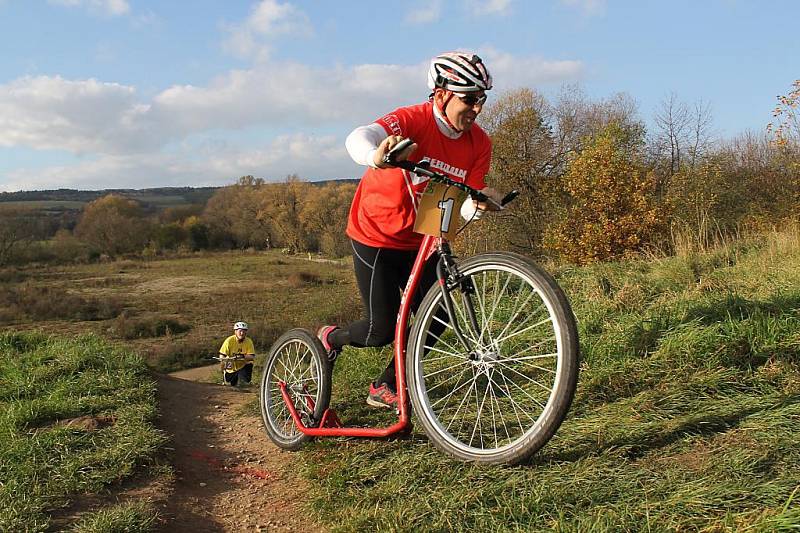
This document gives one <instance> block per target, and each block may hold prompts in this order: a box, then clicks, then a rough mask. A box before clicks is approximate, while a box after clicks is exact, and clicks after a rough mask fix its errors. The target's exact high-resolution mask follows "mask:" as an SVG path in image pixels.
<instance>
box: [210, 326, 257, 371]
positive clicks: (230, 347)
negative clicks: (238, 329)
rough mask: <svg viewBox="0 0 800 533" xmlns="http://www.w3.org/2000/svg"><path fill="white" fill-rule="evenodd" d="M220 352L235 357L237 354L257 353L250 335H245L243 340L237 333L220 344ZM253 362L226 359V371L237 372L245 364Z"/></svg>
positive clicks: (224, 363)
mask: <svg viewBox="0 0 800 533" xmlns="http://www.w3.org/2000/svg"><path fill="white" fill-rule="evenodd" d="M219 353H220V354H222V355H225V356H227V357H235V356H237V355H255V354H256V349H255V346H253V341H252V339H250V337H245V338H244V340H243V341H242V342H239V339H237V338H236V335H231V336H230V337H228V338H227V339H225V341H224V342H223V343H222V346H220V349H219ZM248 363H252V361H224V362H223V365H224V367H225V372H230V373H233V372H236V371H238V370H239V369H240V368H242V367H243V366H244V365H246V364H248Z"/></svg>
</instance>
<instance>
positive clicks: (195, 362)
mask: <svg viewBox="0 0 800 533" xmlns="http://www.w3.org/2000/svg"><path fill="white" fill-rule="evenodd" d="M220 344H222V342H221V341H220V342H218V341H217V340H208V339H196V340H193V341H176V342H170V343H161V344H159V345H157V346H155V347H154V348H153V349H152V350H151V352H150V364H151V365H152V366H153V367H154V368H156V369H157V370H159V371H161V372H174V371H176V370H183V369H184V368H194V367H196V366H204V365H210V364H213V361H212V360H210V359H209V357H210V356H212V355H216V354H217V353H218V348H219V345H220Z"/></svg>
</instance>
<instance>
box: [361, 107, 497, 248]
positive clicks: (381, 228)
mask: <svg viewBox="0 0 800 533" xmlns="http://www.w3.org/2000/svg"><path fill="white" fill-rule="evenodd" d="M375 122H376V123H377V124H380V125H381V126H382V127H383V129H384V130H386V133H387V134H389V135H401V136H403V137H409V138H411V139H412V140H413V141H414V142H415V143H417V149H416V150H415V151H414V153H412V154H411V156H410V157H409V160H410V161H414V162H418V161H421V160H423V159H425V160H428V161H430V166H431V170H435V171H437V172H441V173H442V174H445V175H446V176H448V177H449V178H451V179H453V180H455V181H460V182H465V183H466V184H467V185H469V186H470V187H473V188H475V189H483V188H484V187H486V182H485V181H484V177H485V176H486V173H487V172H489V163H490V161H491V157H492V143H491V140H489V136H488V135H486V132H484V131H483V130H482V129H481V128H480V127H479V126H478V125H477V124H474V123H473V125H472V127H471V128H470V129H469V130H468V131H465V132H463V133H462V134H461V136H459V137H458V138H457V139H451V138H449V137H447V136H446V135H444V134H443V133H442V132H441V131H439V126H438V125H437V124H436V117H434V115H433V104H432V103H431V102H426V103H424V104H419V105H415V106H410V107H401V108H400V109H397V110H396V111H393V112H391V113H389V114H388V115H386V116H384V117H383V118H380V119H378V120H376V121H375ZM428 179H429V178H427V177H425V176H418V175H416V174H414V173H412V172H409V171H407V170H403V169H400V168H387V169H377V168H372V167H369V168H367V171H366V172H365V173H364V175H363V176H362V177H361V182H360V183H359V184H358V189H356V194H355V196H354V197H353V204H352V206H351V207H350V215H349V217H348V221H347V235H348V236H349V237H350V238H351V239H353V240H356V241H358V242H360V243H362V244H366V245H367V246H374V247H376V248H392V249H396V250H416V249H417V248H419V245H420V243H421V242H422V235H420V234H419V233H415V232H414V221H415V220H416V218H417V205H418V204H419V197H420V195H421V194H422V192H423V191H424V190H425V186H426V185H427V181H428Z"/></svg>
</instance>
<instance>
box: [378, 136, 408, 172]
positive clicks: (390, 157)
mask: <svg viewBox="0 0 800 533" xmlns="http://www.w3.org/2000/svg"><path fill="white" fill-rule="evenodd" d="M412 144H414V141H412V140H411V139H410V138H405V139H403V140H402V141H400V142H399V143H397V144H395V145H394V146H393V147H392V149H391V150H389V151H388V152H387V153H386V155H384V156H383V162H384V163H387V164H389V165H392V166H398V165H397V163H398V161H397V156H398V155H400V154H401V153H403V150H405V149H406V148H408V147H409V146H411V145H412Z"/></svg>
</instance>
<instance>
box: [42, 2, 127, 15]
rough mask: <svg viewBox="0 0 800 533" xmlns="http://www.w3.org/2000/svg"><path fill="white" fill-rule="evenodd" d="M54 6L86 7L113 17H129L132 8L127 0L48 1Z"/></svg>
mask: <svg viewBox="0 0 800 533" xmlns="http://www.w3.org/2000/svg"><path fill="white" fill-rule="evenodd" d="M47 1H48V3H50V4H53V5H61V6H67V7H85V8H87V9H89V10H90V11H93V12H100V13H104V14H107V15H112V16H120V15H127V14H128V13H130V11H131V6H130V5H129V4H128V2H127V0H47Z"/></svg>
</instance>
